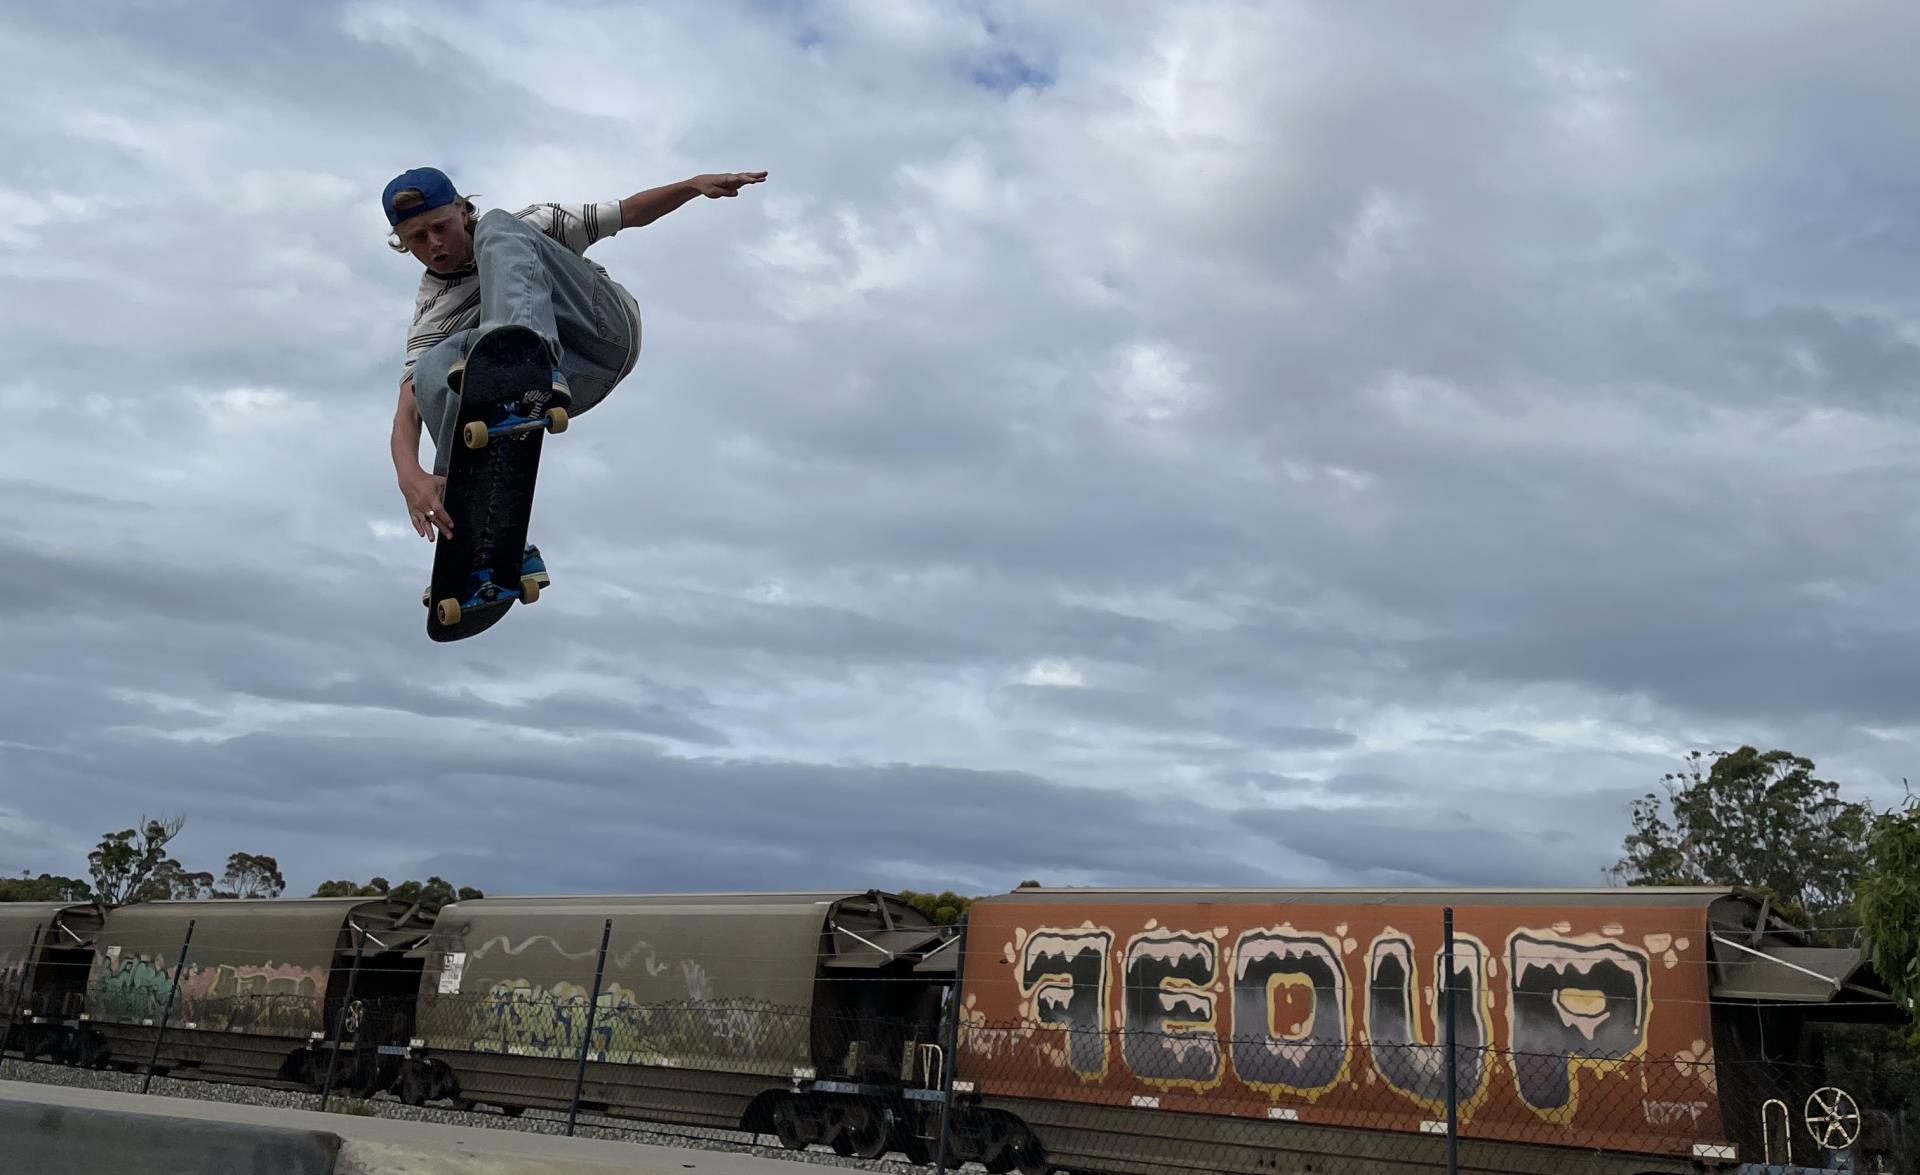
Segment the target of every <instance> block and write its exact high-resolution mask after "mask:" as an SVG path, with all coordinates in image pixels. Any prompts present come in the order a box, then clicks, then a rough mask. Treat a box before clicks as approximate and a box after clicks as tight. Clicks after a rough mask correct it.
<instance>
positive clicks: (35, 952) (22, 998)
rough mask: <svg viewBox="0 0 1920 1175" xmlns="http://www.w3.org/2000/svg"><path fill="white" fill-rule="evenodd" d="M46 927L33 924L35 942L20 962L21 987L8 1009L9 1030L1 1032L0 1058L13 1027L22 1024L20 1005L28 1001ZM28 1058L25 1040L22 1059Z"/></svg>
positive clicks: (30, 945)
mask: <svg viewBox="0 0 1920 1175" xmlns="http://www.w3.org/2000/svg"><path fill="white" fill-rule="evenodd" d="M45 925H46V924H45V923H43V922H35V923H34V924H33V940H32V941H31V942H29V943H28V944H27V953H26V955H25V957H23V958H22V959H21V960H20V985H19V986H18V987H16V988H15V989H14V992H13V1007H11V1008H9V1009H7V1030H6V1031H5V1032H0V1057H5V1056H6V1053H7V1037H9V1036H12V1035H13V1026H14V1025H16V1024H18V1023H20V1005H21V1004H23V1003H25V1002H26V999H27V981H28V980H29V979H30V978H32V976H33V965H34V963H35V962H36V961H37V960H38V959H39V956H40V931H41V930H42V929H43V928H44V927H45ZM26 1056H27V1042H26V1040H25V1039H24V1038H23V1039H22V1040H21V1041H20V1057H21V1059H22V1060H25V1059H26Z"/></svg>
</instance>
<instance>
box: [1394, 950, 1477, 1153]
mask: <svg viewBox="0 0 1920 1175" xmlns="http://www.w3.org/2000/svg"><path fill="white" fill-rule="evenodd" d="M1445 967H1446V963H1445V956H1444V953H1443V952H1441V951H1435V952H1434V956H1433V966H1432V969H1431V970H1430V971H1428V972H1427V974H1428V975H1430V976H1432V977H1434V978H1435V979H1438V978H1439V976H1440V974H1441V972H1442V971H1443V970H1444V969H1445ZM1487 971H1488V962H1487V948H1486V944H1484V943H1482V942H1481V941H1480V940H1479V939H1477V938H1474V937H1473V936H1471V935H1455V936H1454V941H1453V974H1454V991H1455V992H1457V993H1458V995H1457V996H1456V998H1455V1001H1454V1016H1453V1032H1454V1042H1455V1044H1456V1045H1458V1046H1459V1047H1460V1048H1461V1049H1464V1050H1471V1051H1463V1052H1458V1053H1456V1054H1455V1056H1456V1057H1457V1059H1458V1063H1457V1064H1456V1066H1455V1069H1454V1073H1455V1081H1456V1083H1457V1084H1456V1093H1457V1095H1458V1100H1459V1105H1460V1108H1461V1111H1462V1112H1463V1113H1469V1114H1470V1113H1472V1111H1473V1109H1474V1107H1476V1106H1477V1105H1478V1104H1479V1102H1480V1100H1481V1099H1482V1098H1483V1097H1484V1096H1485V1095H1486V1092H1487V1054H1486V1053H1485V1052H1484V1051H1483V1050H1484V1048H1485V1046H1486V1045H1488V1044H1490V1043H1492V1039H1493V1026H1492V1024H1491V1022H1490V1019H1489V1016H1488V1009H1487V1003H1488V997H1487V990H1486V976H1487ZM1420 976H1421V970H1420V963H1419V955H1418V954H1417V953H1416V952H1415V950H1414V945H1413V940H1412V939H1411V938H1410V937H1408V936H1407V935H1405V934H1402V933H1400V932H1398V931H1395V930H1392V929H1389V930H1386V931H1383V932H1382V933H1381V934H1380V935H1379V936H1378V937H1376V938H1375V939H1374V940H1373V944H1372V945H1371V946H1370V947H1369V948H1368V950H1367V1003H1366V1026H1367V1040H1368V1042H1369V1044H1370V1047H1369V1049H1368V1052H1369V1053H1370V1054H1371V1055H1372V1058H1373V1068H1374V1072H1375V1073H1377V1074H1378V1075H1379V1077H1380V1080H1382V1081H1384V1082H1386V1083H1387V1085H1388V1087H1389V1088H1391V1089H1393V1090H1394V1091H1395V1092H1396V1093H1399V1094H1401V1095H1403V1096H1405V1097H1407V1098H1408V1099H1410V1100H1412V1101H1413V1102H1415V1103H1417V1104H1418V1105H1419V1106H1421V1107H1422V1108H1423V1109H1425V1110H1426V1111H1427V1112H1428V1113H1430V1114H1433V1115H1436V1116H1437V1115H1440V1114H1442V1113H1445V1112H1446V1104H1447V1103H1446V1096H1447V1090H1446V1068H1445V1063H1446V1044H1445V1042H1444V1040H1431V1039H1427V1036H1428V1035H1429V1034H1428V1033H1427V1032H1426V1031H1425V1029H1424V1028H1422V1026H1421V1025H1422V1021H1421V1017H1420V1008H1421V1006H1422V1005H1423V1004H1425V1005H1426V1006H1427V1008H1428V1010H1429V1011H1430V1012H1431V1014H1432V1017H1433V1023H1434V1024H1435V1025H1436V1026H1437V1025H1439V1024H1440V1022H1441V1016H1442V1015H1443V1005H1442V1001H1441V995H1442V993H1441V992H1440V991H1439V985H1438V984H1437V983H1436V984H1432V985H1429V986H1427V987H1426V988H1425V989H1424V990H1425V991H1426V992H1427V998H1426V999H1425V1000H1422V999H1421V998H1420V992H1421V991H1422V986H1421V982H1420Z"/></svg>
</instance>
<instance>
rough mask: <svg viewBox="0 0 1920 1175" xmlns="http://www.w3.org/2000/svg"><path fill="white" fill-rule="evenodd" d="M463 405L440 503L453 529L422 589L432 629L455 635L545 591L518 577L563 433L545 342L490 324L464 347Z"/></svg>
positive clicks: (441, 635) (563, 414)
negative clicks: (540, 488) (553, 444)
mask: <svg viewBox="0 0 1920 1175" xmlns="http://www.w3.org/2000/svg"><path fill="white" fill-rule="evenodd" d="M455 391H456V393H457V394H458V396H459V398H460V399H459V403H460V410H459V414H458V416H457V417H456V419H455V420H454V426H453V434H452V435H451V436H450V437H448V438H447V441H446V443H447V444H448V445H450V446H451V447H452V456H451V457H450V459H449V460H448V463H447V484H446V491H445V494H444V496H443V498H442V501H444V502H445V503H446V507H447V513H448V514H450V515H452V517H453V534H452V535H451V536H448V535H441V536H440V537H439V539H438V541H436V542H435V543H434V552H433V579H432V582H431V583H429V584H428V586H427V590H426V592H425V593H424V594H423V595H422V597H421V601H422V603H426V604H428V608H427V636H428V637H430V638H432V639H433V640H436V641H442V642H444V641H457V640H464V639H466V638H467V637H471V636H478V635H479V634H481V633H483V632H485V631H486V630H487V629H489V628H492V627H493V626H494V625H495V624H496V623H498V622H499V621H500V620H501V619H503V618H504V617H505V616H506V614H507V611H508V609H510V608H512V607H513V606H514V604H515V603H516V602H519V603H526V604H531V603H533V602H534V601H535V600H537V599H539V598H540V584H539V581H538V580H536V579H535V578H533V577H528V578H527V579H525V580H522V578H521V575H520V570H521V560H522V557H523V555H524V552H525V548H526V543H527V526H528V523H529V522H530V521H531V519H532V515H533V487H534V481H535V479H536V477H537V476H538V474H539V472H540V443H541V441H542V440H543V439H544V435H543V434H545V433H548V432H556V433H557V432H564V431H566V427H567V410H566V408H565V407H564V406H563V405H560V404H555V403H553V401H554V400H555V399H557V398H559V397H557V396H556V395H555V393H554V390H553V363H552V361H551V360H550V359H549V357H548V355H547V348H546V343H545V342H544V341H543V340H542V339H541V338H540V336H539V335H538V334H536V333H535V332H533V331H531V330H527V329H526V328H524V327H517V326H507V327H499V328H496V329H494V330H491V331H488V332H487V333H486V334H485V335H483V336H481V337H480V338H479V339H478V340H476V341H475V342H474V344H473V347H472V349H471V350H469V351H468V352H467V360H466V363H465V365H464V367H463V368H462V370H461V373H460V377H459V386H458V387H457V388H456V389H455Z"/></svg>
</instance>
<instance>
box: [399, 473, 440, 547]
mask: <svg viewBox="0 0 1920 1175" xmlns="http://www.w3.org/2000/svg"><path fill="white" fill-rule="evenodd" d="M446 489H447V479H446V478H444V477H436V476H434V475H433V474H431V473H428V472H427V471H426V470H424V469H420V470H415V471H413V472H410V473H403V474H401V475H400V496H401V497H403V498H405V499H406V500H407V516H408V517H409V518H411V519H412V520H413V531H414V533H415V534H417V535H419V536H420V537H421V538H423V539H425V540H427V541H428V542H432V541H434V539H435V538H436V537H438V536H439V535H450V534H452V533H453V519H451V518H448V517H447V507H446V504H445V503H444V502H443V501H442V500H441V496H442V495H443V494H445V493H446Z"/></svg>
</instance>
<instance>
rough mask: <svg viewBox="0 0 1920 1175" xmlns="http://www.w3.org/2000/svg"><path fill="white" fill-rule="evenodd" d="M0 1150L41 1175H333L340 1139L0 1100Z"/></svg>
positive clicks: (13, 1166)
mask: <svg viewBox="0 0 1920 1175" xmlns="http://www.w3.org/2000/svg"><path fill="white" fill-rule="evenodd" d="M0 1150H4V1153H5V1156H6V1157H5V1159H4V1164H5V1166H6V1167H7V1168H8V1169H9V1170H13V1171H32V1172H34V1173H35V1175H97V1173H98V1172H102V1171H111V1172H114V1175H200V1173H202V1172H215V1171H218V1172H223V1173H225V1172H231V1173H232V1175H283V1173H284V1175H333V1171H334V1162H335V1160H336V1159H337V1158H338V1156H339V1154H340V1137H339V1136H338V1135H335V1134H329V1133H326V1132H324V1131H319V1130H299V1129H289V1128H286V1127H273V1126H258V1125H252V1124H248V1123H240V1122H209V1121H203V1120H199V1119H194V1118H174V1117H169V1116H166V1115H164V1114H140V1113H133V1112H131V1111H128V1110H110V1109H99V1108H94V1107H84V1106H63V1105H48V1104H46V1103H44V1102H30V1101H12V1100H0Z"/></svg>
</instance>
